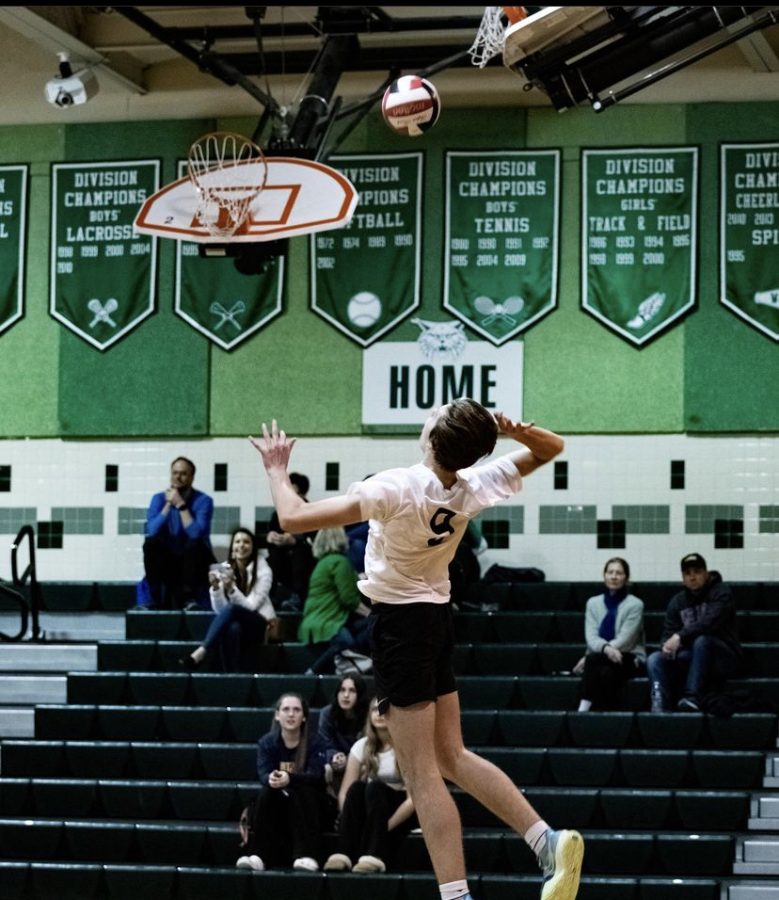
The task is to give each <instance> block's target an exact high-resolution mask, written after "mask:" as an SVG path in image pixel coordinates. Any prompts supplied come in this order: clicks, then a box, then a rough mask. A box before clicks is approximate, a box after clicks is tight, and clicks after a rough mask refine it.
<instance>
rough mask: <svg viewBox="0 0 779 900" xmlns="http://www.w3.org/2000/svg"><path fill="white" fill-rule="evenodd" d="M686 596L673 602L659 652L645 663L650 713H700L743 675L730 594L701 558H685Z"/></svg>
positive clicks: (670, 605) (681, 594) (698, 556)
mask: <svg viewBox="0 0 779 900" xmlns="http://www.w3.org/2000/svg"><path fill="white" fill-rule="evenodd" d="M681 567H682V583H683V584H684V590H682V591H680V592H679V593H678V594H675V595H674V596H673V597H671V600H670V602H669V604H668V607H667V609H666V612H665V620H664V622H663V632H662V635H661V638H660V644H661V646H660V649H659V650H657V651H655V652H654V653H652V654H651V655H650V657H649V659H648V660H647V675H648V676H649V684H650V688H651V691H652V695H651V710H652V712H664V711H666V710H669V709H674V708H678V709H680V710H682V711H683V712H696V711H698V710H700V708H701V700H702V698H703V697H704V696H705V695H706V694H707V693H709V692H712V691H716V690H721V689H722V686H723V684H724V682H725V681H726V680H727V679H728V678H733V677H734V676H736V675H737V674H738V672H739V670H740V669H741V662H742V649H741V644H740V643H739V640H738V632H737V628H736V606H735V603H734V602H733V593H732V591H731V589H730V588H729V587H728V586H727V585H726V584H724V583H723V581H722V576H721V575H720V573H719V572H715V571H711V572H709V571H708V569H707V567H706V560H705V559H704V558H703V557H702V556H701V555H700V554H699V553H688V554H687V555H686V556H685V557H683V558H682V562H681Z"/></svg>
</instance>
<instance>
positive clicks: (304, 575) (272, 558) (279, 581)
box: [268, 540, 314, 601]
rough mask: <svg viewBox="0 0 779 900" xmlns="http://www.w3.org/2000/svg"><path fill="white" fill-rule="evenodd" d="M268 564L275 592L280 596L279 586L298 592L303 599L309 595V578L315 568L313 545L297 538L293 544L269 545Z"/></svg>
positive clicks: (294, 592)
mask: <svg viewBox="0 0 779 900" xmlns="http://www.w3.org/2000/svg"><path fill="white" fill-rule="evenodd" d="M268 565H269V566H270V567H271V570H272V572H273V590H274V594H275V595H277V596H280V595H279V593H278V591H279V586H280V585H281V586H282V587H283V588H286V590H287V591H291V592H292V593H293V594H297V595H298V597H300V599H301V601H303V600H305V599H306V597H307V596H308V580H309V578H310V577H311V572H312V571H313V569H314V557H313V554H312V553H311V545H310V544H309V543H308V541H306V540H297V541H295V543H294V544H293V545H292V546H289V547H277V546H275V545H273V544H269V545H268Z"/></svg>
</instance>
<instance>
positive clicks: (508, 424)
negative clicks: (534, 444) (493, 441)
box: [495, 412, 536, 441]
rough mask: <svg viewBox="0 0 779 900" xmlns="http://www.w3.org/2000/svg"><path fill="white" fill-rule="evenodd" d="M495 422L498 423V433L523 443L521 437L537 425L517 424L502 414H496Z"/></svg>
mask: <svg viewBox="0 0 779 900" xmlns="http://www.w3.org/2000/svg"><path fill="white" fill-rule="evenodd" d="M495 421H496V422H497V423H498V431H499V432H500V433H501V434H505V435H507V436H508V437H512V438H514V440H515V441H521V439H522V438H521V435H522V434H524V432H526V431H528V430H529V429H530V428H532V427H533V426H534V425H535V424H536V423H535V422H515V421H514V420H513V419H509V417H508V416H506V415H504V414H503V413H502V412H497V413H495Z"/></svg>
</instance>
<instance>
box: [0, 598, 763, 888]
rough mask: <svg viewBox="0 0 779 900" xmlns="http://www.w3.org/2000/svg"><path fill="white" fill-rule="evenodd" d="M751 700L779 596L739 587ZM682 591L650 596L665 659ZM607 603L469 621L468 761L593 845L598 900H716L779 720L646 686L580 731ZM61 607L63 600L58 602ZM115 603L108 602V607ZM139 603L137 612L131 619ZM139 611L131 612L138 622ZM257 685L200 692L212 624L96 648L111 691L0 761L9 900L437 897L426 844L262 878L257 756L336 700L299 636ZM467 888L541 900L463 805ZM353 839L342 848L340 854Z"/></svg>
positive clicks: (243, 681) (460, 657) (89, 691)
mask: <svg viewBox="0 0 779 900" xmlns="http://www.w3.org/2000/svg"><path fill="white" fill-rule="evenodd" d="M734 587H735V589H736V593H737V602H738V604H739V609H740V612H739V618H740V625H741V635H742V640H743V641H744V642H745V646H746V660H747V665H748V669H747V671H746V672H745V673H744V675H743V677H742V678H740V679H738V680H735V681H734V682H733V685H734V686H736V687H738V686H746V685H749V686H751V687H752V688H753V689H755V690H757V691H759V692H760V693H761V694H762V695H763V696H765V697H769V698H772V699H773V700H774V701H775V702H779V653H777V652H776V651H777V649H779V612H777V611H775V610H779V603H777V602H776V600H777V595H778V594H779V591H778V590H777V587H776V586H775V585H768V584H739V585H735V586H734ZM79 588H80V591H81V593H79V590H77V588H76V587H75V586H72V585H71V586H69V589H68V590H62V591H61V592H60V593H59V594H57V595H56V596H57V599H55V596H54V594H53V593H52V591H51V586H48V590H47V609H50V608H72V609H80V610H83V611H88V610H94V609H98V608H107V606H106V604H109V605H110V604H113V608H114V609H118V608H124V609H127V608H128V607H129V606H130V605H131V602H130V599H129V596H130V595H129V593H128V591H127V586H122V587H121V588H120V587H117V586H113V587H112V586H107V587H106V588H103V586H98V585H91V584H88V585H81V586H79ZM676 589H677V585H676V584H653V585H646V586H642V589H641V596H642V597H644V599H645V603H646V608H647V613H646V626H647V639H648V641H649V643H650V645H651V644H656V642H657V640H658V638H659V633H660V628H661V626H662V618H663V610H664V607H665V604H666V603H667V600H668V598H669V596H670V594H671V593H673V591H675V590H676ZM599 590H601V586H600V585H598V584H586V583H581V584H568V583H534V584H498V585H489V586H487V585H478V586H477V587H476V589H475V590H474V592H473V595H472V597H471V598H470V601H469V603H468V605H467V607H464V608H463V609H462V610H461V611H459V612H458V613H457V615H456V619H455V627H456V634H457V639H458V648H457V652H456V657H455V665H456V668H457V672H458V686H459V689H460V701H461V706H462V710H463V714H462V722H463V734H464V737H465V741H466V743H467V744H468V746H470V747H473V748H474V749H476V750H477V751H478V752H480V753H482V754H483V755H484V756H486V757H487V758H488V759H492V760H493V761H495V762H496V763H497V764H498V765H500V766H501V767H502V768H503V769H504V770H505V771H506V772H507V773H508V774H509V775H510V776H511V777H512V778H513V779H514V780H515V781H516V782H517V783H519V784H521V785H522V786H523V789H524V791H525V794H526V796H527V797H528V799H529V800H530V802H531V803H533V805H534V806H535V807H536V808H537V809H538V811H539V812H540V813H541V814H542V815H543V816H544V817H545V818H547V820H548V821H550V822H552V823H555V824H564V825H567V826H570V827H576V828H579V829H580V830H581V831H582V832H583V833H584V836H585V840H586V843H587V853H586V857H585V864H584V874H583V881H582V887H581V890H580V894H579V897H580V898H581V900H720V895H721V891H722V886H723V884H726V883H727V881H728V878H729V877H730V873H731V872H732V864H733V860H734V853H735V845H736V841H737V839H738V836H739V834H740V833H743V832H744V831H745V829H746V826H747V820H748V818H749V816H750V803H751V801H752V793H753V792H754V791H755V790H757V789H759V788H760V787H761V785H762V780H763V776H764V773H765V758H766V753H767V752H768V751H770V750H771V749H775V747H776V741H777V716H776V714H774V713H772V712H761V713H748V714H747V713H739V714H736V715H735V716H733V717H732V718H729V719H720V718H715V717H713V716H710V715H704V714H701V713H683V714H682V713H675V714H663V715H653V714H651V713H649V712H648V711H647V707H648V701H647V696H648V686H647V683H646V679H643V678H638V679H634V680H633V681H631V682H630V683H629V684H628V686H627V690H626V694H625V705H624V711H621V712H609V713H606V712H590V713H578V712H576V711H575V710H576V706H577V704H578V699H579V693H578V692H579V686H580V680H579V678H578V677H575V676H572V675H571V674H569V673H570V669H571V668H572V666H573V665H574V663H575V662H576V660H577V659H578V658H579V657H580V656H581V653H582V652H583V639H582V630H583V609H584V603H585V601H586V599H587V598H588V597H589V596H591V595H592V594H593V593H596V592H597V591H599ZM49 596H51V599H48V598H49ZM106 598H108V599H106ZM120 598H121V599H120ZM123 603H124V604H126V605H125V606H122V604H123ZM283 618H284V629H283V642H282V643H279V644H269V645H266V646H264V647H262V648H261V649H260V650H259V652H258V654H257V657H256V667H255V668H256V670H255V671H253V672H251V673H243V674H234V675H225V674H221V673H219V672H218V671H216V665H212V666H211V667H210V668H209V669H206V670H205V671H202V672H196V673H190V672H185V671H182V669H181V668H180V666H179V664H178V659H179V657H181V656H182V655H183V654H184V653H185V652H187V651H188V650H190V649H192V647H193V646H194V645H195V644H196V643H197V642H198V641H199V640H200V639H201V638H202V637H203V635H204V634H205V630H206V628H207V625H208V621H209V619H210V614H208V613H200V612H149V611H136V610H130V609H128V611H127V613H126V634H127V640H125V641H105V642H101V643H100V644H99V646H98V667H99V670H98V671H97V672H71V673H69V675H68V679H67V703H64V704H41V705H39V706H37V707H36V710H35V738H34V739H33V740H16V739H13V740H11V739H6V740H3V741H1V742H0V754H1V762H2V772H1V773H0V900H6V898H14V900H28V898H30V897H36V898H39V897H40V898H49V897H50V898H55V897H56V898H57V900H60V898H69V897H73V898H76V897H77V898H78V900H98V898H100V900H102V898H107V900H129V898H130V897H132V898H133V900H135V898H137V896H138V895H139V894H141V895H145V896H147V897H149V898H150V900H151V898H156V897H166V898H171V900H185V898H186V900H201V898H202V900H206V898H212V897H215V896H223V895H225V896H226V895H229V896H235V897H236V898H238V900H254V898H260V897H262V900H286V898H288V897H291V896H293V895H294V894H296V893H299V892H300V891H301V890H302V891H306V892H307V893H311V894H312V898H314V900H356V898H358V897H364V896H367V895H370V896H374V897H375V900H418V898H419V900H421V898H423V897H431V896H435V881H434V878H433V876H432V873H431V871H430V863H429V859H428V857H427V853H426V850H425V848H424V843H423V841H422V838H421V836H420V835H418V834H414V835H409V836H408V837H407V838H406V839H404V842H403V845H402V847H401V853H400V858H399V860H398V863H397V865H396V866H395V867H394V870H393V871H391V872H388V873H385V874H383V875H380V876H358V875H338V876H322V875H320V874H315V875H312V874H310V873H303V872H287V871H273V872H263V873H251V872H246V871H241V870H236V869H235V868H234V863H235V859H236V858H237V856H238V855H240V850H239V846H238V834H237V819H238V816H239V815H240V811H241V809H242V808H243V806H244V805H245V804H246V802H247V800H248V799H249V798H250V797H251V796H252V795H253V793H254V791H256V771H255V765H256V760H255V751H256V740H257V739H258V737H259V736H261V735H262V734H263V733H265V731H267V729H268V727H269V724H270V722H271V719H272V704H273V703H274V701H275V700H276V698H277V697H278V695H279V694H280V693H281V692H282V691H284V690H288V689H294V690H297V691H300V693H301V694H302V695H303V696H304V697H306V699H307V700H308V701H309V703H310V704H311V706H312V709H314V710H316V709H318V708H320V707H321V706H323V705H325V704H326V703H328V702H329V701H330V699H331V697H332V695H333V691H334V688H335V686H336V684H337V681H338V679H337V678H336V677H335V676H323V677H316V676H309V675H304V674H301V673H302V672H303V671H304V669H305V668H306V666H307V664H308V655H307V654H308V651H307V648H306V647H304V646H302V645H300V644H299V643H297V641H296V639H295V636H296V632H297V625H298V622H299V615H295V614H283ZM453 796H454V798H455V801H456V803H457V805H458V807H459V809H460V812H461V816H462V819H463V824H464V829H465V849H466V858H467V859H468V863H469V869H470V872H471V873H472V874H471V875H470V883H471V887H472V890H473V893H474V895H475V896H478V897H479V900H509V898H511V900H525V898H528V900H530V898H532V900H537V897H538V893H539V875H538V871H537V868H536V864H535V861H534V859H533V857H532V855H531V854H530V853H529V852H528V851H527V848H526V847H525V845H524V842H522V841H521V839H519V838H518V837H517V836H516V835H513V834H512V833H511V832H510V831H509V830H507V829H506V828H505V827H504V826H503V824H502V823H501V822H499V821H498V820H497V819H496V818H495V817H494V816H493V815H492V814H491V813H490V812H488V811H487V810H485V809H484V808H483V807H482V806H480V805H479V804H478V803H477V802H476V801H474V800H473V799H472V798H471V797H469V796H468V795H466V794H464V793H462V792H461V791H460V790H459V789H456V788H454V789H453ZM334 842H335V836H334V835H333V834H332V833H328V834H327V835H326V845H327V850H328V852H329V851H330V850H332V849H334V847H335V843H334Z"/></svg>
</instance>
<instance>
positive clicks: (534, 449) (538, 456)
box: [495, 413, 565, 476]
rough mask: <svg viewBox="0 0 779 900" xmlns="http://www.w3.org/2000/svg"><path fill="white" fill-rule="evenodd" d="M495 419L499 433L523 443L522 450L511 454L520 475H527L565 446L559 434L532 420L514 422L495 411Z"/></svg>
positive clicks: (560, 451) (552, 457)
mask: <svg viewBox="0 0 779 900" xmlns="http://www.w3.org/2000/svg"><path fill="white" fill-rule="evenodd" d="M495 420H496V421H497V423H498V428H499V430H500V433H501V434H505V435H506V436H507V437H510V438H514V440H515V441H517V442H518V443H520V444H524V445H525V449H524V450H519V451H517V452H516V453H512V454H511V457H512V459H513V460H514V463H515V465H516V467H517V469H519V474H520V475H523V476H524V475H529V474H530V473H531V472H532V471H534V470H535V469H537V468H538V467H539V466H542V465H544V463H548V462H549V461H550V460H552V459H554V458H555V456H557V455H558V454H560V453H562V451H563V449H564V448H565V442H564V441H563V439H562V438H561V437H560V435H559V434H555V433H554V431H549V430H547V429H546V428H541V427H539V426H538V425H536V424H535V423H534V422H515V421H514V420H513V419H509V418H508V416H504V415H503V413H495Z"/></svg>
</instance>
